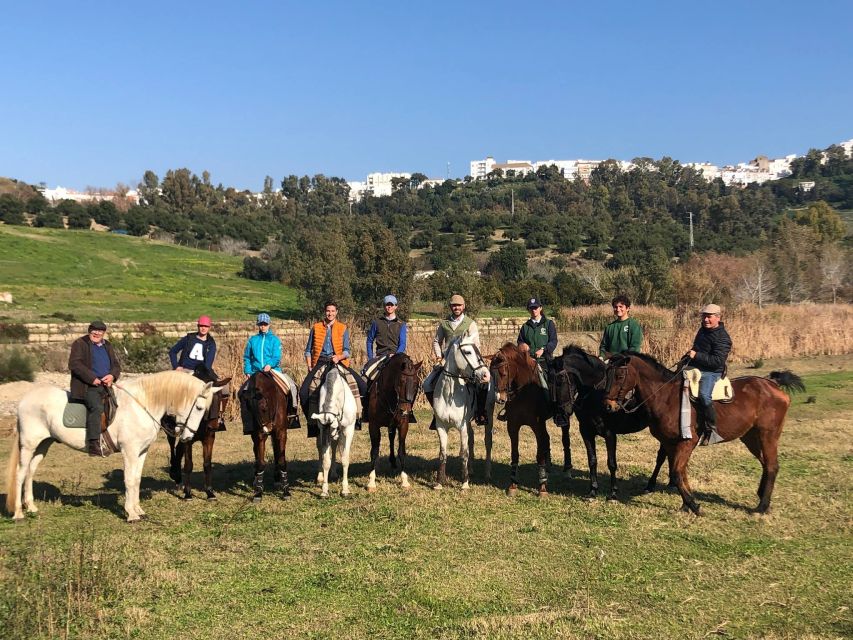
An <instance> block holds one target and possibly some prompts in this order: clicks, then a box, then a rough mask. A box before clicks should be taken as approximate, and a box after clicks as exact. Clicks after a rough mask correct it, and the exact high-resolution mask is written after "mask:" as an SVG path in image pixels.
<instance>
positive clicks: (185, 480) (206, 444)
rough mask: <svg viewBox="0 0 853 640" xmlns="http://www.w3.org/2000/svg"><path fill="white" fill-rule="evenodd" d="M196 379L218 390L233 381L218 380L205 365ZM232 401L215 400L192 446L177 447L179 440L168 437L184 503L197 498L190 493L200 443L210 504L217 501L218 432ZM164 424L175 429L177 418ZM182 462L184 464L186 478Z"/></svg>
mask: <svg viewBox="0 0 853 640" xmlns="http://www.w3.org/2000/svg"><path fill="white" fill-rule="evenodd" d="M193 375H194V376H195V377H196V378H198V379H200V380H202V381H204V382H213V383H215V384H216V386H217V387H225V386H228V383H229V382H231V378H225V379H224V380H217V377H216V374H214V373H213V371H212V370H211V369H209V368H208V367H207V366H206V365H204V364H200V365H198V366H197V367H196V369H195V371H194V372H193ZM229 400H230V397H229V396H227V395H220V396H219V401H218V402H217V399H216V398H214V399H213V403H212V404H211V405H210V409H209V410H208V412H207V413H206V414H205V415H204V417H203V418H202V420H201V426H200V427H199V429H198V431H196V434H195V435H194V436H193V439H192V440H190V441H189V442H178V443H176V442H175V436H170V435H167V436H166V440H167V441H168V442H169V477H170V478H172V480H174V481H175V485H176V489H181V488H182V489H183V496H182V497H183V499H184V500H190V499H192V497H193V495H192V491H191V490H190V475H191V474H192V472H193V444H195V443H196V442H201V446H202V451H203V455H204V492H205V494H206V495H207V499H208V500H215V499H216V493H214V491H213V443H214V442H215V441H216V431H218V430H219V429H218V427H219V425H220V422H221V420H222V415H223V414H224V413H225V408H226V407H227V406H228V401H229ZM163 424H164V426H167V427H168V426H170V424H171V425H173V424H174V417H173V416H166V417H164V418H163ZM181 460H183V461H184V468H183V475H182V474H181Z"/></svg>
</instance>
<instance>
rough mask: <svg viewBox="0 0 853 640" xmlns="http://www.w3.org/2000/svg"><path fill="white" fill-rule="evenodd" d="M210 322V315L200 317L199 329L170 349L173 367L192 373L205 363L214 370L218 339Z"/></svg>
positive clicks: (170, 359)
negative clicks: (215, 338) (214, 335)
mask: <svg viewBox="0 0 853 640" xmlns="http://www.w3.org/2000/svg"><path fill="white" fill-rule="evenodd" d="M210 324H211V323H210V316H201V317H200V318H199V319H198V324H197V326H198V331H196V332H195V333H188V334H187V335H185V336H184V337H183V338H181V339H180V340H178V341H177V342H176V343H175V345H174V346H173V347H172V348H171V349H169V361H170V362H171V363H172V369H174V370H175V371H189V372H190V373H192V372H193V371H195V368H196V367H197V366H198V365H200V364H204V365H206V366H207V368H208V369H210V371H211V372H213V361H214V360H215V359H216V340H214V339H213V336H212V335H210ZM217 377H218V376H217Z"/></svg>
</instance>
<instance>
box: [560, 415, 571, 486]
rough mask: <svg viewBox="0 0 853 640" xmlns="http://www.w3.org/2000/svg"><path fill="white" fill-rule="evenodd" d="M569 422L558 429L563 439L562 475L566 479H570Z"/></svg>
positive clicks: (567, 420)
mask: <svg viewBox="0 0 853 640" xmlns="http://www.w3.org/2000/svg"><path fill="white" fill-rule="evenodd" d="M569 423H570V420H569V419H566V424H564V425H563V426H561V427H560V435H561V436H562V438H563V473H564V474H565V475H566V477H567V478H571V477H572V439H571V437H570V436H569Z"/></svg>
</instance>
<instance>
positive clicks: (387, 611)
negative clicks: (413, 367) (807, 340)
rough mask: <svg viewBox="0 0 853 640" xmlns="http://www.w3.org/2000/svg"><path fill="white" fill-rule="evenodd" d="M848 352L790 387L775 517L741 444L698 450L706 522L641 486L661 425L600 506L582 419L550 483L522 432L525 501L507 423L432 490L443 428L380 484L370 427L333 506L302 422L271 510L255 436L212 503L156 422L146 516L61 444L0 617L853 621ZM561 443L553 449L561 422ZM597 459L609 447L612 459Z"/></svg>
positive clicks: (757, 625)
mask: <svg viewBox="0 0 853 640" xmlns="http://www.w3.org/2000/svg"><path fill="white" fill-rule="evenodd" d="M835 361H836V360H835V359H832V358H825V359H822V360H819V361H817V362H818V364H815V362H816V361H815V360H812V361H811V363H810V373H808V374H806V375H804V379H805V382H806V384H807V386H808V392H807V394H799V395H798V396H795V398H794V401H793V404H792V408H791V411H790V414H789V417H788V424H787V426H786V430H785V433H784V434H783V437H782V441H781V443H780V452H781V467H782V468H781V471H780V476H779V479H778V482H777V485H776V492H775V495H774V503H773V514H772V515H770V516H767V517H757V516H753V515H751V514H750V513H749V511H748V508H749V507H754V506H755V504H756V503H757V498H756V496H755V490H756V487H757V485H758V480H759V477H760V467H759V465H758V464H757V462H756V461H755V460H754V459H753V458H752V456H751V455H750V454H749V453H748V452H747V450H746V449H745V447H743V446H742V445H740V444H736V443H733V444H728V445H723V446H718V447H708V448H703V449H701V450H698V451H697V452H696V454H695V456H694V459H693V460H692V463H691V468H690V473H691V476H690V477H691V482H692V485H693V488H694V490H695V492H696V494H697V497H698V499H699V500H700V502H701V504H702V506H703V509H704V511H705V515H704V517H702V518H695V517H693V516H689V515H685V514H681V513H679V512H678V511H677V509H678V507H679V506H680V499H679V498H678V496H677V495H675V494H673V493H669V492H665V491H661V492H658V493H655V494H652V495H649V496H644V495H641V494H640V491H641V488H642V486H643V484H644V483H645V478H646V476H647V474H648V472H649V470H650V468H651V466H652V463H653V460H654V453H655V451H656V448H657V447H656V442H655V441H654V440H653V439H652V438H651V437H650V436H649V435H648V434H646V433H641V434H635V435H632V436H627V437H624V438H622V439H621V440H620V445H619V456H620V460H619V464H620V467H619V476H620V478H621V491H620V496H621V499H620V501H619V502H616V503H607V502H605V501H603V500H595V501H592V502H585V501H583V500H582V499H581V496H582V495H584V494H585V492H586V489H587V477H586V460H585V456H584V455H583V453H582V449H583V447H582V445H581V443H580V438H579V437H577V430H576V426H575V424H574V421H573V427H572V436H573V437H574V441H575V442H574V444H575V450H574V461H575V465H576V467H577V468H578V469H579V471H578V472H577V474H576V477H575V478H572V479H568V478H565V477H563V476H562V475H561V474H559V473H558V472H556V471H554V472H552V474H551V486H550V489H551V492H552V495H551V497H550V498H548V499H541V500H540V499H538V498H537V497H535V495H534V494H533V493H532V486H533V484H534V479H535V468H534V466H533V464H532V462H533V442H532V440H533V438H532V435H531V433H530V431H529V430H524V431H523V432H522V453H521V455H522V459H521V462H522V467H521V479H522V483H523V484H525V485H526V487H527V490H522V491H521V493H520V494H519V496H518V497H517V498H516V499H509V498H507V497H506V496H505V495H504V494H503V491H502V488H503V487H505V486H506V483H507V479H508V459H509V451H508V442H507V437H506V433H505V430H504V429H503V428H502V427H501V428H499V430H498V432H497V433H496V436H495V471H494V479H493V482H492V483H491V484H489V483H485V482H484V481H483V480H482V475H483V473H482V464H481V462H479V461H478V462H477V464H476V465H475V476H474V477H475V482H474V485H473V487H472V488H471V490H470V491H469V492H467V493H463V492H462V491H461V490H460V488H459V484H458V478H459V465H458V459H457V458H456V457H455V451H454V449H455V447H456V438H455V437H451V461H450V465H449V472H450V473H451V474H452V477H453V478H454V479H455V480H456V481H452V482H451V483H450V486H448V487H446V488H445V489H444V490H443V491H441V492H436V491H433V490H432V489H431V488H430V486H429V483H430V481H431V474H432V469H433V468H434V460H435V456H436V450H437V446H436V436H435V434H434V433H433V432H430V431H428V430H427V429H426V425H427V420H426V418H427V416H425V415H422V416H420V418H421V421H420V423H419V424H418V425H417V426H415V427H414V428H413V431H412V432H411V434H410V438H409V454H410V467H409V470H410V472H411V474H412V480H413V485H414V486H413V488H412V490H411V491H410V492H408V493H403V492H402V491H401V490H400V489H399V486H398V483H397V481H396V479H395V478H392V477H391V476H389V475H387V473H388V463H387V459H386V458H385V457H384V455H387V453H386V447H387V442H383V459H382V462H381V465H380V478H379V489H378V492H377V493H376V494H373V495H370V494H368V493H367V492H366V490H365V484H366V476H367V472H368V469H367V466H368V465H367V460H368V438H367V433H366V432H365V431H363V432H358V433H357V434H356V445H355V449H354V457H353V460H354V464H353V467H352V468H351V479H352V481H354V486H353V491H354V496H353V497H352V498H351V499H342V498H340V497H337V495H336V493H334V492H336V491H337V490H338V488H339V487H338V486H337V485H334V486H333V487H332V491H333V497H332V498H331V499H329V500H326V501H323V500H319V499H318V498H317V497H316V496H317V493H318V491H317V489H316V488H315V487H314V485H313V481H312V478H313V473H314V462H313V460H314V456H315V455H316V449H315V448H314V446H313V442H311V441H308V440H307V439H306V437H305V433H304V430H303V431H291V432H290V433H289V435H290V441H289V442H288V458H289V460H291V463H290V471H291V477H292V478H293V479H294V480H295V486H294V496H293V498H292V499H290V500H289V501H282V500H281V499H279V498H278V497H277V496H276V495H275V494H273V493H270V494H268V495H266V496H265V498H264V501H263V502H262V503H261V504H260V505H253V504H251V503H249V502H248V501H247V496H248V494H249V486H248V484H247V482H248V481H249V480H250V477H251V465H250V463H249V459H250V444H249V441H248V440H247V439H246V438H245V437H243V436H242V435H240V434H239V429H238V427H237V425H229V430H228V431H227V432H226V433H225V434H222V436H221V437H218V438H217V444H216V450H215V459H214V484H215V486H216V487H217V489H219V490H220V498H219V500H218V502H216V503H207V502H205V501H203V500H200V499H195V500H193V501H191V502H188V503H187V502H181V501H179V500H178V499H177V498H175V497H174V496H173V495H171V494H170V493H169V492H168V491H167V489H169V488H170V487H171V482H170V481H169V480H168V478H167V476H166V474H165V471H164V468H163V467H164V465H165V463H166V459H167V452H168V449H167V447H166V444H165V442H164V441H163V439H160V440H158V441H157V442H156V443H155V445H154V446H153V447H152V451H151V454H150V456H149V459H148V462H147V463H146V467H145V472H144V474H143V485H142V486H143V496H142V500H143V505H142V506H143V508H144V509H145V510H146V511H147V512H148V514H149V516H150V519H149V520H148V521H146V522H144V523H142V524H139V525H135V526H130V525H127V524H125V523H124V522H123V519H122V516H121V510H120V505H121V501H122V500H123V498H122V497H121V495H120V486H121V485H120V482H121V472H120V471H116V470H115V469H116V468H117V467H118V466H119V465H120V462H119V460H118V459H117V458H116V457H113V458H111V459H108V460H103V461H97V460H95V461H93V460H90V459H88V458H86V457H84V456H83V455H82V454H79V453H77V452H73V451H71V450H69V449H67V448H65V447H62V446H61V445H60V446H56V447H54V448H53V449H52V450H51V451H50V454H49V455H48V457H47V459H46V462H45V463H44V464H43V465H42V467H41V468H40V470H39V474H38V475H37V477H36V487H35V492H36V494H37V497H38V498H39V499H40V500H41V501H40V503H39V506H40V507H41V512H40V513H39V514H38V516H36V517H29V518H27V520H26V521H25V522H24V523H23V524H19V525H15V524H13V523H12V522H11V521H10V520H8V519H4V520H3V521H2V522H0V625H3V626H2V627H0V628H3V629H4V630H5V634H4V637H8V638H10V639H11V638H19V637H21V638H23V637H27V638H48V637H78V638H84V637H85V638H125V637H126V638H164V639H172V638H182V639H187V640H190V639H194V638H200V639H201V638H204V639H207V638H211V637H220V636H228V637H234V638H241V637H274V638H285V637H287V638H291V637H293V638H321V637H322V638H326V637H342V638H343V637H346V638H437V637H440V638H470V637H489V638H494V637H498V638H560V637H561V638H706V637H730V638H821V639H823V638H827V639H829V638H845V637H850V636H851V634H853V618H851V612H850V609H849V606H850V604H849V586H850V584H851V580H853V562H851V561H853V552H851V546H850V540H851V534H853V527H851V522H853V519H851V516H853V513H851V502H850V495H851V489H853V479H852V478H853V474H851V462H853V459H851V456H850V448H849V442H850V437H851V435H853V410H851V407H850V404H849V397H850V395H851V394H850V393H849V388H850V385H851V384H853V372H850V371H836V370H833V367H834V366H835V365H834V364H833V363H834V362H835ZM821 362H822V363H824V364H825V366H824V367H821V366H820V364H819V363H821ZM790 364H791V365H792V368H793V369H794V370H795V371H796V370H797V367H796V362H793V363H790ZM771 366H772V365H771ZM777 366H778V365H777ZM812 395H813V396H814V397H815V401H814V402H813V403H809V404H806V400H807V397H808V396H812ZM551 439H552V446H553V447H554V454H555V458H556V457H557V456H558V455H559V437H558V434H557V432H556V431H555V430H553V429H551ZM8 446H9V445H8V441H4V442H2V443H0V455H3V456H4V457H5V454H6V453H7V452H8ZM477 453H478V456H482V437H481V434H479V433H478V437H477ZM196 455H197V456H200V452H197V454H196ZM603 458H604V452H603V444H602V443H601V442H599V471H600V472H601V470H602V469H603V468H604V462H603ZM200 466H201V461H200V458H199V457H197V458H196V468H197V469H199V468H200ZM605 473H606V469H605ZM197 475H198V474H197ZM197 475H196V477H195V478H194V480H195V486H196V487H198V485H199V482H200V479H199V478H198V477H197ZM600 481H601V482H602V483H603V487H605V488H606V487H607V486H608V483H609V480H608V479H607V478H606V477H604V476H603V475H602V476H600ZM197 495H198V494H197ZM845 594H846V595H845Z"/></svg>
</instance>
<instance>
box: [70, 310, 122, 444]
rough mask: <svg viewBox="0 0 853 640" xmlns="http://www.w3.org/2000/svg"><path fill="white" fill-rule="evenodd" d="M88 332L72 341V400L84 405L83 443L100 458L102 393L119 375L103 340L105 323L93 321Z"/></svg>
mask: <svg viewBox="0 0 853 640" xmlns="http://www.w3.org/2000/svg"><path fill="white" fill-rule="evenodd" d="M88 331H89V333H88V335H85V336H82V337H80V338H77V339H76V340H75V341H74V342H72V343H71V355H70V356H69V358H68V369H69V370H70V371H71V399H72V400H77V401H78V402H82V403H83V404H85V405H86V445H87V450H88V453H89V455H90V456H95V457H99V458H100V457H101V456H103V453H102V451H101V416H102V415H103V414H104V396H105V395H106V393H108V390H109V388H110V387H111V386H112V384H113V382H115V381H116V380H118V377H119V375H120V374H121V365H120V364H119V361H118V358H117V357H116V354H115V351H114V350H113V346H112V345H111V344H110V343H109V341H107V340H105V339H104V334H105V333H106V331H107V325H105V324H104V323H103V322H101V321H100V320H96V321H95V322H93V323H92V324H90V325H89V329H88Z"/></svg>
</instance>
